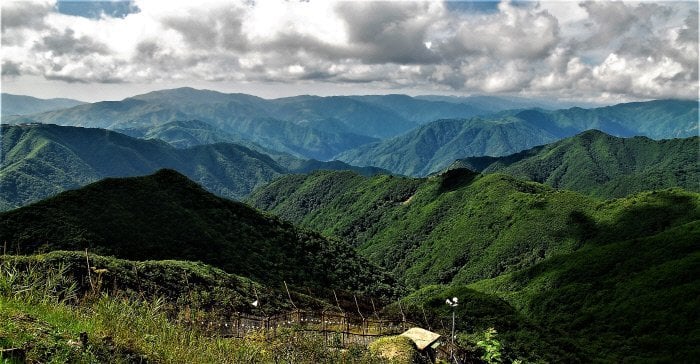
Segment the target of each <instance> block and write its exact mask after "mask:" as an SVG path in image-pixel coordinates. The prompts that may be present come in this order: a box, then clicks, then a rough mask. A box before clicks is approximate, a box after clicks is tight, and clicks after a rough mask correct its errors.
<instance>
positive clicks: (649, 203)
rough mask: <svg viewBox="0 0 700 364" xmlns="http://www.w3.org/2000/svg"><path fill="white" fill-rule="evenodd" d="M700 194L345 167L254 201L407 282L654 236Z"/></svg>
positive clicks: (488, 270)
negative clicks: (599, 196) (599, 193)
mask: <svg viewBox="0 0 700 364" xmlns="http://www.w3.org/2000/svg"><path fill="white" fill-rule="evenodd" d="M699 199H700V197H699V196H698V195H697V194H694V193H689V192H684V191H682V190H677V189H676V190H663V191H658V192H654V193H642V194H639V195H635V196H631V197H629V198H626V199H621V200H612V201H608V202H600V201H598V200H595V199H593V198H589V197H585V196H582V195H579V194H577V193H574V192H569V191H557V190H553V189H551V188H549V187H547V186H544V185H541V184H538V183H534V182H525V181H521V180H516V179H514V178H512V177H508V176H504V175H500V174H489V175H478V174H476V173H473V172H470V171H468V170H464V169H458V170H451V171H449V172H447V173H445V174H443V175H440V176H436V177H431V178H428V179H423V180H420V179H408V178H398V177H391V176H376V177H372V178H366V177H360V176H356V175H355V176H352V175H351V174H350V173H349V172H345V173H338V172H324V173H315V174H312V175H309V176H288V177H282V178H280V179H278V180H276V181H274V182H272V183H271V184H270V185H268V186H266V187H264V188H262V189H260V190H258V191H256V192H254V193H253V195H252V197H251V199H250V200H249V201H250V203H252V204H253V205H254V206H257V207H259V208H261V209H263V210H266V211H270V212H272V213H275V214H277V215H278V216H280V217H282V218H284V219H287V220H290V221H292V222H294V223H298V224H302V225H304V226H307V227H310V228H313V229H316V230H318V231H321V232H323V233H324V234H326V235H330V236H339V237H342V238H344V239H347V240H348V241H349V242H350V243H352V244H353V245H355V246H358V247H359V249H360V252H361V253H362V254H363V255H365V256H366V257H368V258H369V259H370V260H372V261H373V262H375V263H377V264H379V265H381V266H383V267H387V268H388V269H392V271H393V272H394V274H395V276H396V277H398V278H399V279H403V280H404V281H405V283H406V284H407V285H408V286H409V287H413V288H419V287H420V286H422V285H424V284H431V283H449V282H455V283H470V282H474V281H476V280H479V279H483V278H492V277H496V276H498V275H501V274H503V273H507V272H511V271H515V270H518V269H521V268H526V267H529V266H532V265H533V264H535V263H537V262H539V261H542V260H544V259H546V258H550V257H553V256H556V255H559V254H568V253H570V252H573V251H575V250H577V249H579V248H580V247H581V246H583V245H585V244H605V243H609V242H614V241H620V240H624V239H631V238H637V237H644V236H649V235H652V234H655V233H658V232H660V231H663V230H665V229H668V228H670V227H673V226H678V225H682V224H684V223H687V222H690V221H694V220H696V219H698V216H700V207H699V201H698V200H699Z"/></svg>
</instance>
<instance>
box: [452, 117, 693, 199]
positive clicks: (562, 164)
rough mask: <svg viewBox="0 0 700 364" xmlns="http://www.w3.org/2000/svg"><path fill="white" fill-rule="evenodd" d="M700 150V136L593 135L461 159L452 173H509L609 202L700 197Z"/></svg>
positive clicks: (586, 133)
mask: <svg viewBox="0 0 700 364" xmlns="http://www.w3.org/2000/svg"><path fill="white" fill-rule="evenodd" d="M699 145H700V138H698V137H697V136H695V137H692V138H685V139H669V140H660V141H655V140H651V139H648V138H645V137H635V138H628V139H622V138H616V137H613V136H610V135H607V134H605V133H603V132H600V131H597V130H591V131H587V132H584V133H581V134H579V135H576V136H574V137H571V138H567V139H564V140H561V141H558V142H555V143H552V144H547V145H544V146H540V147H535V148H532V149H529V150H526V151H523V152H520V153H516V154H512V155H509V156H506V157H473V158H466V159H461V160H458V161H457V162H455V163H454V164H453V165H452V167H451V168H455V167H467V168H469V169H472V170H476V171H482V172H484V173H494V172H498V173H504V174H508V175H511V176H514V177H517V178H523V179H528V180H531V181H535V182H540V183H544V184H547V185H550V186H552V187H556V188H563V189H567V190H574V191H578V192H582V193H586V194H590V195H594V196H598V197H605V198H611V197H624V196H627V195H629V194H632V193H637V192H642V191H647V190H655V189H662V188H668V187H683V188H685V189H687V190H690V191H696V192H700V165H698V159H697V158H698V146H699Z"/></svg>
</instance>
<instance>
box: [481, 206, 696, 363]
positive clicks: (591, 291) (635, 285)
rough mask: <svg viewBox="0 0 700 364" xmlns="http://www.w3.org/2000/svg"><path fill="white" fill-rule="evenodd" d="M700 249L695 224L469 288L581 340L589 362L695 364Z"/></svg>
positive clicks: (567, 257) (594, 248) (577, 254)
mask: <svg viewBox="0 0 700 364" xmlns="http://www.w3.org/2000/svg"><path fill="white" fill-rule="evenodd" d="M632 219H633V217H631V218H630V220H632ZM629 222H630V223H633V221H629ZM698 241H700V222H699V221H697V219H696V221H693V222H690V223H687V224H684V225H680V226H676V227H673V228H669V229H667V230H665V231H662V232H660V233H658V234H649V235H648V236H646V237H643V238H631V239H620V240H617V241H615V242H610V243H607V244H604V245H597V246H587V247H584V248H582V249H580V250H578V251H576V252H574V253H571V254H567V255H563V256H558V257H554V258H552V259H549V260H545V261H543V262H541V263H539V264H536V265H535V266H533V267H530V268H527V269H524V270H521V271H517V272H513V273H512V274H507V275H504V276H501V277H497V278H494V279H491V280H485V281H481V282H477V283H474V284H472V285H471V288H474V289H476V290H479V291H482V292H487V293H491V294H496V295H498V296H500V297H502V298H503V299H505V300H506V301H507V302H509V303H510V304H511V305H513V306H514V307H516V308H517V309H518V311H519V312H521V313H523V314H524V315H525V316H526V317H528V318H529V319H531V320H534V321H536V322H538V323H539V324H540V325H541V326H542V327H543V329H544V330H550V331H553V330H556V331H558V332H562V333H564V335H566V336H570V337H573V338H575V339H576V341H578V342H579V343H580V347H581V348H583V349H584V351H583V353H584V355H585V357H587V358H591V359H592V360H588V361H606V362H635V363H639V362H675V363H688V362H693V361H695V360H696V359H697V357H698V355H700V352H699V349H698V348H700V334H699V333H698V330H697V328H698V324H700V318H699V317H698V311H697V308H698V307H700V279H699V278H698V277H700V250H699V249H698V248H699V247H698Z"/></svg>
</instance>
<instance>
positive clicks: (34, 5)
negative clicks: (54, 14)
mask: <svg viewBox="0 0 700 364" xmlns="http://www.w3.org/2000/svg"><path fill="white" fill-rule="evenodd" d="M53 8H54V4H53V3H52V2H51V1H19V0H14V1H12V0H10V1H3V3H2V32H3V33H5V31H6V30H9V29H17V28H20V29H21V28H30V29H36V28H42V27H43V26H44V20H45V18H46V16H47V15H48V14H49V13H50V12H51V11H52V10H53Z"/></svg>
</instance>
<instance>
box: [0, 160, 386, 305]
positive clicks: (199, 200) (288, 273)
mask: <svg viewBox="0 0 700 364" xmlns="http://www.w3.org/2000/svg"><path fill="white" fill-rule="evenodd" d="M0 241H3V242H7V247H8V251H10V252H21V253H22V254H29V253H36V252H45V251H52V250H84V249H85V248H88V249H89V251H90V252H94V253H97V254H101V255H114V256H117V257H119V258H124V259H132V260H143V259H159V260H160V259H180V260H193V261H202V262H204V263H207V264H211V265H213V266H216V267H219V268H221V269H223V270H225V271H227V272H229V273H235V274H239V275H243V276H245V277H250V278H253V279H255V280H258V281H260V282H262V283H267V284H271V285H273V286H275V287H277V286H279V285H281V284H282V281H283V280H286V281H287V282H288V283H290V284H292V285H295V286H298V287H305V286H308V287H311V288H317V287H318V288H322V289H329V288H336V289H347V290H351V291H359V292H365V293H368V294H371V295H373V296H374V297H392V296H394V295H395V294H396V289H397V287H396V286H395V284H394V281H393V280H392V279H391V278H390V277H389V276H388V275H386V274H385V273H384V272H383V270H381V269H380V268H378V267H377V266H375V265H373V264H370V263H369V262H367V261H366V260H365V259H363V258H361V257H359V256H358V255H357V254H356V253H355V251H354V249H352V248H351V247H349V246H347V245H346V244H344V243H342V242H340V241H338V240H332V239H331V240H329V239H326V238H323V237H322V236H320V235H319V234H317V233H313V232H311V231H308V230H304V229H299V228H295V227H294V226H293V225H291V224H289V223H286V222H283V221H281V220H279V219H276V218H273V217H268V216H263V215H261V214H260V213H258V212H257V211H255V210H253V209H252V208H250V207H248V206H246V205H243V204H241V203H238V202H234V201H230V200H226V199H222V198H219V197H216V196H214V195H212V194H210V193H208V192H206V191H204V190H203V189H202V188H201V187H199V186H198V185H196V184H194V183H193V182H191V181H189V180H188V179H187V178H186V177H184V176H182V175H180V174H178V173H177V172H175V171H172V170H161V171H159V172H158V173H156V174H154V175H151V176H146V177H133V178H125V179H106V180H103V181H101V182H97V183H94V184H91V185H89V186H87V187H84V188H82V189H79V190H75V191H68V192H64V193H62V194H59V195H58V196H56V197H53V198H50V199H47V200H44V201H41V202H39V203H36V204H33V205H30V206H27V207H23V208H19V209H17V210H13V211H10V212H6V213H2V214H0ZM329 268H331V269H329Z"/></svg>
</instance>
